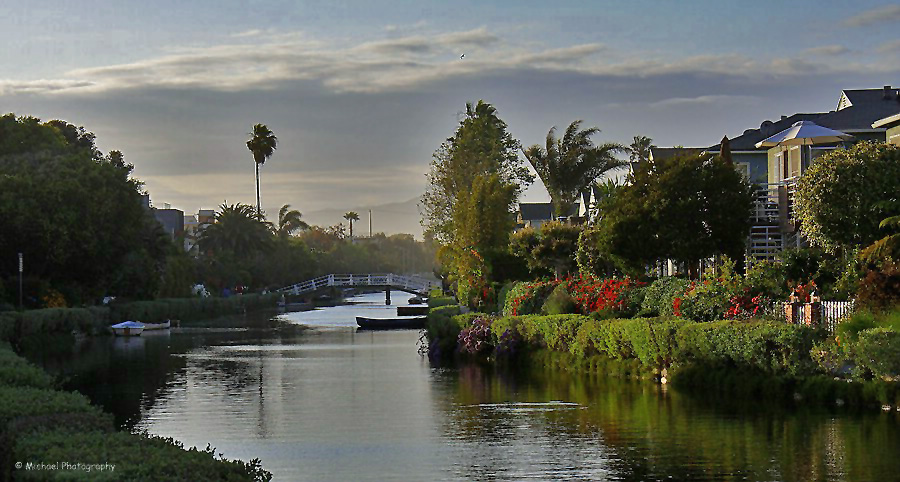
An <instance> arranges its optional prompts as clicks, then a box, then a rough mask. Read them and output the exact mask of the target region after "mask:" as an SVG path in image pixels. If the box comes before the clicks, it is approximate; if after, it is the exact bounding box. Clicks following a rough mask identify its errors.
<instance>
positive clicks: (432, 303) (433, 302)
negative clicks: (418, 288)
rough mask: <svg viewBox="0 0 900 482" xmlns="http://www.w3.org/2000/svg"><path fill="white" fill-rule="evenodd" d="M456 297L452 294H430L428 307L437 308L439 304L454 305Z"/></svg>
mask: <svg viewBox="0 0 900 482" xmlns="http://www.w3.org/2000/svg"><path fill="white" fill-rule="evenodd" d="M455 304H457V303H456V299H454V298H453V297H452V296H431V297H429V298H428V307H429V308H438V307H441V306H447V305H455Z"/></svg>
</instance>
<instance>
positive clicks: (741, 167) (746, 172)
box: [734, 162, 750, 179]
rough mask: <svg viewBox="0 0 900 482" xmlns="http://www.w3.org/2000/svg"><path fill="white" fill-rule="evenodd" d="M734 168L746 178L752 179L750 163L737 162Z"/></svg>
mask: <svg viewBox="0 0 900 482" xmlns="http://www.w3.org/2000/svg"><path fill="white" fill-rule="evenodd" d="M734 169H735V170H736V171H737V172H739V173H741V174H742V175H743V176H744V179H750V163H748V162H735V163H734Z"/></svg>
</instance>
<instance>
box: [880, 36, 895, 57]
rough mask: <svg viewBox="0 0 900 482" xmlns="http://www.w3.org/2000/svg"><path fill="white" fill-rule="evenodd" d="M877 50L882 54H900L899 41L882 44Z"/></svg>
mask: <svg viewBox="0 0 900 482" xmlns="http://www.w3.org/2000/svg"><path fill="white" fill-rule="evenodd" d="M877 50H878V52H880V53H883V54H889V53H900V39H897V40H894V41H891V42H886V43H883V44H881V45H879V46H878V49H877Z"/></svg>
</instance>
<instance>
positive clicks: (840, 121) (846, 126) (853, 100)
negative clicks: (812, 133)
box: [815, 88, 900, 131]
mask: <svg viewBox="0 0 900 482" xmlns="http://www.w3.org/2000/svg"><path fill="white" fill-rule="evenodd" d="M843 95H844V96H845V97H846V98H847V100H849V101H850V106H848V107H844V108H843V109H840V110H836V111H834V112H829V113H827V114H825V115H823V116H821V117H819V118H817V119H816V120H815V122H816V124H819V125H820V126H822V127H829V128H831V129H837V130H844V131H846V130H855V129H864V130H871V129H872V123H874V122H875V121H877V120H879V119H883V118H885V117H889V116H892V115H894V114H896V113H898V112H900V94H898V91H897V89H888V96H885V90H884V89H883V88H881V89H859V90H845V91H843ZM885 97H887V98H885Z"/></svg>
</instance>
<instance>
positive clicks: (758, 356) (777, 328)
mask: <svg viewBox="0 0 900 482" xmlns="http://www.w3.org/2000/svg"><path fill="white" fill-rule="evenodd" d="M676 337H677V345H678V353H677V354H676V358H677V359H678V360H680V361H684V362H691V361H694V362H706V363H729V364H734V365H740V366H745V367H755V368H759V369H761V370H763V371H765V372H768V373H789V374H792V375H798V374H809V373H812V372H814V371H815V369H816V365H815V363H814V362H813V360H812V358H811V357H810V354H809V352H810V350H811V349H812V347H813V345H814V344H815V343H816V342H817V341H820V340H822V339H824V338H825V334H824V333H823V332H822V331H820V330H817V329H814V328H810V327H808V326H806V325H793V324H788V323H783V322H777V321H714V322H708V323H692V324H687V325H684V326H683V327H682V328H681V329H679V330H678V333H677V334H676Z"/></svg>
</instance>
